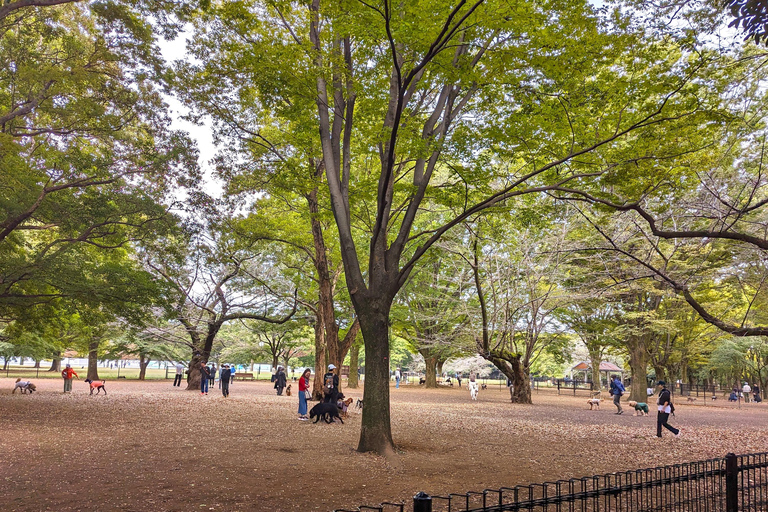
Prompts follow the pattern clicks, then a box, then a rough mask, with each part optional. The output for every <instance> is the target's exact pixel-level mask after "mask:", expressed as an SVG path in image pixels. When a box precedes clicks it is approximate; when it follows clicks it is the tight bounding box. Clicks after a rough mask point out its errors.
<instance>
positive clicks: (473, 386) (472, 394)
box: [467, 381, 477, 400]
mask: <svg viewBox="0 0 768 512" xmlns="http://www.w3.org/2000/svg"><path fill="white" fill-rule="evenodd" d="M467 387H469V398H471V399H472V400H477V382H472V381H469V384H468V385H467Z"/></svg>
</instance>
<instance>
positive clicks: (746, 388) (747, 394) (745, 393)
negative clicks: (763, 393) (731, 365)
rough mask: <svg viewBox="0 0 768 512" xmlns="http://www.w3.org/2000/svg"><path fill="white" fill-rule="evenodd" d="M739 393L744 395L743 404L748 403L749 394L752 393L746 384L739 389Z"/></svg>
mask: <svg viewBox="0 0 768 512" xmlns="http://www.w3.org/2000/svg"><path fill="white" fill-rule="evenodd" d="M741 392H742V393H744V403H745V404H748V403H749V394H750V393H752V388H751V387H750V386H749V383H748V382H745V383H744V386H742V388H741Z"/></svg>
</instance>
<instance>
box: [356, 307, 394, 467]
mask: <svg viewBox="0 0 768 512" xmlns="http://www.w3.org/2000/svg"><path fill="white" fill-rule="evenodd" d="M391 304H392V301H391V299H388V298H387V297H386V296H384V297H382V296H374V297H371V298H366V299H365V300H360V299H358V300H357V303H356V304H355V310H356V311H357V313H358V318H359V319H360V327H361V330H362V332H363V340H364V342H365V390H364V392H363V400H364V401H365V407H364V408H363V415H362V416H363V418H362V422H361V425H360V443H359V444H358V447H357V449H358V451H361V452H375V453H378V454H381V455H391V454H394V450H393V447H394V443H393V441H392V429H391V419H390V413H389V311H390V307H391Z"/></svg>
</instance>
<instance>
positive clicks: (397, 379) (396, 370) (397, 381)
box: [395, 368, 400, 388]
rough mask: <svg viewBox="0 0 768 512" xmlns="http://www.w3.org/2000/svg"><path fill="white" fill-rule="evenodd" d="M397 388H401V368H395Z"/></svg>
mask: <svg viewBox="0 0 768 512" xmlns="http://www.w3.org/2000/svg"><path fill="white" fill-rule="evenodd" d="M395 387H396V388H399V387H400V368H395Z"/></svg>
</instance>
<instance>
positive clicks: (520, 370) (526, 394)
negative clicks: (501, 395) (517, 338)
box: [510, 356, 533, 404]
mask: <svg viewBox="0 0 768 512" xmlns="http://www.w3.org/2000/svg"><path fill="white" fill-rule="evenodd" d="M521 359H522V356H516V357H513V358H512V359H511V361H510V363H511V364H512V372H513V379H512V385H513V386H514V387H513V391H512V396H513V397H515V399H516V400H515V401H516V402H517V403H519V404H532V403H533V400H532V397H531V381H530V379H528V372H526V371H525V368H524V367H523V364H522V362H521Z"/></svg>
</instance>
